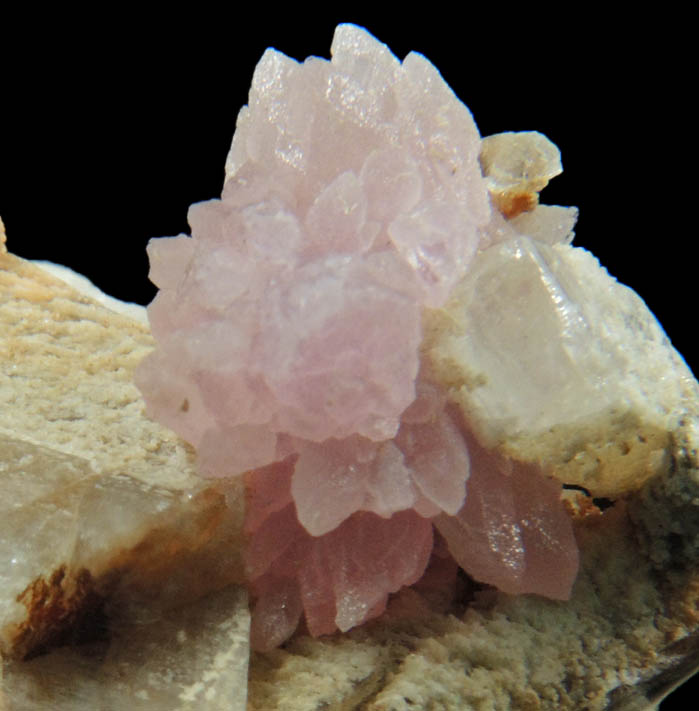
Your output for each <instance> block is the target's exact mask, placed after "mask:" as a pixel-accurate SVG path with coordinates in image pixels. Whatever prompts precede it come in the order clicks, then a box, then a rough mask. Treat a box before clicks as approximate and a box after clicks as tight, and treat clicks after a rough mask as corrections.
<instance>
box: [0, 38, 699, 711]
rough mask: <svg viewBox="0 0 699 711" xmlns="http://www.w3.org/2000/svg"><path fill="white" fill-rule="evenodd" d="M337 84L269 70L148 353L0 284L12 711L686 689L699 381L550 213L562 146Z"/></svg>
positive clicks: (392, 710) (388, 72)
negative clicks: (481, 128) (547, 191)
mask: <svg viewBox="0 0 699 711" xmlns="http://www.w3.org/2000/svg"><path fill="white" fill-rule="evenodd" d="M332 57H333V58H332V61H331V62H328V61H325V60H321V59H317V58H311V59H309V60H307V61H306V62H305V63H304V64H298V63H297V62H294V61H293V60H290V59H288V58H287V57H285V56H284V55H281V54H280V53H278V52H275V51H273V50H269V51H268V52H267V53H265V55H264V57H263V58H262V60H261V62H260V64H259V65H258V67H257V69H256V71H255V75H254V77H253V85H252V88H251V92H250V101H249V104H248V106H246V107H244V108H243V110H242V111H241V113H240V115H239V118H238V123H237V129H236V134H235V137H234V141H233V146H232V149H231V153H230V155H229V159H228V161H227V166H226V183H225V186H224V190H223V195H222V198H221V199H220V200H212V201H209V202H207V203H200V204H198V205H195V206H193V207H192V210H191V212H190V224H191V226H192V237H188V236H184V235H181V236H179V237H175V238H167V239H160V240H154V241H152V242H151V244H150V245H149V254H150V256H151V277H152V279H153V281H155V282H156V284H157V285H158V286H159V287H160V292H159V295H158V297H157V298H156V300H155V302H154V303H153V304H152V305H151V307H149V317H150V321H151V326H152V335H151V334H150V333H149V332H148V329H147V328H146V327H145V325H144V324H143V322H142V320H141V319H136V320H134V317H133V313H130V314H128V313H124V314H116V313H114V311H113V310H112V309H113V308H114V305H113V304H111V303H110V302H105V301H103V300H102V303H97V302H96V301H95V300H94V297H90V296H86V295H83V294H79V293H77V292H76V291H75V290H74V289H73V288H71V287H69V286H67V285H66V284H65V283H63V282H61V281H59V280H57V279H56V278H55V277H53V276H51V275H49V274H48V273H47V272H46V271H45V270H44V269H41V268H39V267H37V266H35V265H31V264H28V263H27V262H24V261H22V260H19V259H17V258H14V257H12V256H11V255H9V254H2V255H0V297H2V298H1V299H0V323H1V324H2V325H3V331H2V332H0V333H1V335H2V337H1V338H0V347H1V348H2V352H1V355H2V358H1V359H0V364H1V366H0V367H1V368H2V370H1V371H0V374H1V378H2V379H0V402H2V403H3V407H2V408H0V476H2V478H3V482H4V483H5V487H6V488H5V490H6V492H7V495H6V496H5V497H4V499H3V504H2V505H3V506H4V507H5V511H4V513H3V515H2V517H1V518H0V521H2V523H0V545H2V550H3V556H4V559H6V561H7V563H6V564H5V565H4V566H3V569H2V573H1V574H2V576H3V585H2V590H3V596H4V597H3V602H2V617H1V618H0V629H1V632H2V636H1V637H0V643H1V644H2V653H3V656H4V658H5V663H4V678H3V682H2V683H3V694H4V699H3V700H4V703H5V705H6V706H8V708H11V709H35V708H47V707H51V708H56V709H71V710H74V709H83V708H84V709H94V708H107V709H122V708H124V709H126V708H129V709H134V708H136V709H138V708H143V709H163V710H164V709H193V708H211V709H237V708H240V709H242V708H245V707H246V705H247V708H248V709H249V710H250V711H258V710H259V711H263V710H264V711H267V710H272V709H284V710H285V711H286V710H289V711H295V710H297V709H298V710H299V711H301V710H303V711H306V710H308V711H311V710H312V709H319V708H323V709H329V710H330V711H336V710H337V711H345V710H347V709H365V711H406V710H407V709H414V708H425V709H427V708H435V709H436V708H440V709H442V708H443V709H453V710H454V711H456V710H457V709H459V710H460V709H483V708H488V709H497V710H498V711H499V710H502V711H505V710H508V709H571V710H572V709H583V708H584V709H590V710H591V711H592V710H600V711H602V710H603V709H616V710H617V711H621V710H622V709H626V710H627V711H628V709H642V708H652V707H653V706H654V705H655V704H656V703H657V702H658V701H659V699H660V698H662V696H663V695H664V694H665V693H667V691H668V690H670V689H671V688H672V687H673V686H674V685H675V684H677V683H679V682H680V681H681V680H682V679H683V678H685V677H686V676H687V675H689V674H690V673H691V672H692V670H693V669H694V668H695V667H696V665H697V663H698V662H699V658H698V657H699V652H698V648H697V643H696V639H697V590H698V589H699V584H698V582H697V570H696V560H697V553H698V551H697V541H698V540H699V520H698V519H699V517H698V516H697V502H699V474H698V466H697V445H696V443H697V440H698V439H699V437H698V433H697V430H698V428H697V418H696V411H697V402H698V397H697V395H698V392H697V390H698V389H697V383H696V381H695V380H694V378H693V377H692V375H691V373H690V371H689V370H688V369H687V367H686V365H685V364H684V362H683V360H682V359H681V357H680V356H679V355H678V354H677V353H676V352H675V351H674V350H673V349H672V347H671V345H670V344H669V342H668V340H667V338H666V336H665V334H664V333H663V331H662V328H661V327H660V326H659V325H658V323H657V321H656V320H655V319H654V318H653V316H652V314H650V312H649V311H648V310H647V308H646V307H645V304H644V303H643V302H642V300H641V299H640V298H639V297H638V296H637V295H636V294H635V293H634V292H632V291H631V290H630V289H628V288H626V287H624V286H621V285H619V284H618V283H617V282H616V281H615V280H614V279H613V278H611V277H610V276H609V275H608V274H607V273H606V271H605V270H604V269H602V268H601V267H600V266H599V264H598V263H597V261H596V260H595V259H594V257H592V256H591V255H590V254H589V253H587V252H585V251H584V250H582V249H579V248H575V247H572V246H571V244H570V242H571V240H572V237H573V234H572V229H573V226H574V224H575V219H576V214H577V211H576V210H575V208H563V207H556V206H546V205H539V204H538V191H539V190H541V189H542V188H543V187H544V186H545V184H546V182H547V181H548V180H549V179H550V178H551V177H554V176H555V175H556V174H558V173H559V172H560V170H561V165H560V156H559V153H558V150H557V148H556V147H555V146H553V144H551V143H550V141H548V140H547V139H546V138H545V137H544V136H542V135H541V134H538V133H535V132H527V133H515V134H512V133H509V134H499V135H497V136H491V137H488V138H486V139H483V140H481V139H480V137H479V135H478V132H477V129H476V127H475V124H474V123H473V119H472V118H471V115H470V113H469V112H468V110H467V109H466V108H465V107H464V106H463V104H461V102H459V101H458V99H457V98H456V97H455V96H454V95H453V93H452V92H451V91H450V90H449V88H448V87H447V86H446V85H445V84H444V82H443V81H442V79H441V77H440V76H439V74H438V72H437V71H436V70H435V69H434V67H432V65H430V64H429V62H427V60H425V59H424V57H421V56H420V55H416V54H410V55H408V56H407V57H406V58H405V60H404V61H403V62H399V61H398V60H397V59H396V58H395V57H393V55H392V54H391V53H390V52H389V50H388V49H387V48H386V47H385V46H384V45H381V44H380V43H379V42H377V41H376V40H375V39H374V38H373V37H371V35H369V34H368V33H367V32H366V31H364V30H362V29H361V28H357V27H355V26H352V25H342V26H340V27H338V29H337V31H336V35H335V39H334V41H333V45H332ZM153 339H155V340H153ZM153 346H155V349H154V350H153ZM149 352H151V355H149V356H148V357H147V358H146V359H145V361H143V357H144V356H145V355H146V354H147V353H149ZM141 361H143V365H142V366H141V367H140V369H139V370H138V375H137V382H138V384H139V386H140V388H141V389H142V390H143V392H144V393H145V395H146V401H147V404H148V412H149V413H150V414H151V415H154V416H155V417H156V418H157V419H160V420H162V422H163V423H164V424H165V425H167V427H168V428H169V427H172V428H173V429H174V430H175V432H177V433H178V434H179V435H180V436H181V437H182V439H180V437H178V436H177V435H176V434H174V433H173V432H172V431H170V430H169V429H167V428H166V427H162V426H161V425H159V424H157V423H156V422H154V421H153V420H151V419H149V418H148V417H146V416H145V415H144V412H143V403H142V401H141V399H140V395H139V392H138V390H136V388H135V387H134V385H133V374H134V370H135V368H136V365H137V364H138V363H139V362H141ZM192 445H193V446H194V447H195V448H196V452H195V449H194V448H193V447H192ZM562 484H569V485H576V486H577V487H578V489H577V490H576V491H573V492H571V491H569V492H568V493H567V494H566V496H565V497H562V496H561V494H562V490H561V488H562ZM594 497H605V498H606V500H607V501H608V502H610V501H611V502H613V505H612V506H611V507H609V508H606V509H605V511H604V512H602V511H601V510H600V509H599V508H598V507H597V505H596V504H597V503H600V499H599V498H594ZM578 549H579V551H580V553H579V554H578ZM578 560H579V565H578ZM457 564H458V565H457ZM459 566H460V567H461V569H462V572H459ZM463 571H465V573H464V572H463ZM576 573H577V575H576ZM242 582H245V583H246V587H247V588H248V590H249V592H250V594H251V602H252V627H251V630H250V629H249V625H250V617H249V613H248V608H247V596H246V590H245V588H243V587H241V585H240V584H241V583H242ZM361 623H364V624H361ZM338 630H339V631H338ZM249 638H250V639H251V641H252V644H253V645H254V646H255V647H256V648H257V649H258V650H259V651H257V652H255V653H254V654H253V655H252V657H250V667H249V675H248V680H249V683H248V684H247V685H246V683H245V677H246V674H248V639H249ZM285 640H286V641H285ZM282 643H283V646H281V647H279V646H278V645H280V644H282ZM246 697H247V698H246Z"/></svg>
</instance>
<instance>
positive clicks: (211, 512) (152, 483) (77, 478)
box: [0, 243, 249, 709]
mask: <svg viewBox="0 0 699 711" xmlns="http://www.w3.org/2000/svg"><path fill="white" fill-rule="evenodd" d="M0 250H1V253H0V482H2V486H3V497H2V499H0V560H1V561H2V565H1V566H0V651H1V652H2V655H3V657H4V658H5V659H6V660H7V661H6V668H5V679H4V682H3V683H4V688H5V696H6V699H9V700H7V701H6V704H8V705H9V708H11V709H34V708H48V707H49V705H50V707H51V708H65V709H68V708H70V709H79V708H85V709H94V708H98V707H99V708H109V709H118V708H141V707H142V708H149V709H176V708H182V709H188V708H194V707H195V706H196V707H197V708H198V707H200V704H201V702H202V701H206V702H207V704H209V705H208V706H207V708H221V709H224V708H225V709H231V708H238V709H243V708H244V706H245V683H244V679H245V676H246V670H247V659H248V647H247V634H248V633H247V628H248V625H249V616H248V610H247V598H246V595H245V594H244V591H243V590H242V589H241V588H240V587H239V586H238V585H237V583H239V582H240V581H241V579H242V567H241V561H240V546H241V540H240V536H241V524H242V496H240V494H239V490H238V489H237V488H236V485H235V484H234V483H222V484H220V485H219V486H217V487H214V486H211V485H210V484H207V483H204V482H202V481H201V480H200V479H199V478H198V477H196V476H195V474H194V457H193V452H192V451H191V449H189V448H188V447H187V446H186V445H185V444H184V443H183V442H182V441H181V440H179V439H178V438H177V437H175V436H174V435H173V434H172V433H170V432H169V431H167V430H166V429H164V428H162V427H161V426H159V425H157V424H155V423H153V422H151V421H150V420H148V419H147V418H146V417H145V416H144V414H143V406H142V403H141V400H140V397H139V394H138V391H137V390H136V388H135V386H134V385H133V384H132V371H133V368H134V367H135V365H136V364H137V363H138V361H139V360H140V359H141V358H142V357H143V356H144V355H145V354H146V353H147V352H148V351H149V350H150V349H151V348H152V340H151V337H150V335H149V333H148V331H147V329H146V328H145V326H144V325H143V324H142V323H139V322H138V321H135V320H133V319H132V318H130V317H126V316H123V315H121V314H119V313H116V312H115V311H112V310H110V309H108V308H106V307H104V306H102V305H100V304H99V303H97V302H96V301H94V300H93V299H91V298H90V297H87V296H84V295H83V294H81V293H79V292H77V291H75V290H74V289H73V288H72V287H70V286H69V285H68V284H66V283H65V282H64V281H62V280H59V279H57V278H55V277H53V276H51V275H50V274H49V273H48V272H46V271H45V270H43V269H41V268H39V267H37V266H35V265H33V264H31V263H29V262H26V261H24V260H21V259H18V258H16V257H14V256H12V255H10V254H8V253H6V252H5V250H4V247H3V246H2V244H1V243H0ZM227 498H228V500H229V503H230V504H232V505H227V504H226V499H227ZM236 502H237V503H236ZM207 595H218V596H219V597H218V598H217V599H218V602H217V603H216V605H215V606H214V609H212V610H211V611H210V613H209V612H207V611H206V610H207V609H208V608H207V607H206V606H207V604H209V603H206V602H205V601H204V600H205V596H207ZM197 601H199V602H197ZM193 604H194V607H192V605H193ZM188 620H190V621H191V620H199V622H200V623H201V624H202V625H204V626H205V627H204V628H205V629H209V630H211V633H210V634H208V635H207V636H206V638H202V637H201V635H200V636H199V637H198V638H197V640H198V641H197V643H196V645H192V644H182V645H180V646H179V647H177V646H172V640H171V639H170V637H172V636H173V635H174V637H177V636H178V635H180V629H181V631H182V634H185V633H186V630H187V629H188V625H190V622H188ZM166 622H167V624H166ZM199 622H197V624H196V625H194V626H195V627H196V626H198V624H199ZM192 624H193V623H192ZM167 625H170V627H169V628H167ZM190 626H191V625H190ZM207 626H208V627H207ZM166 628H167V629H170V630H171V633H172V634H171V635H170V637H168V634H169V633H167V634H166V631H167V629H166ZM226 630H229V631H228V632H227V631H226ZM231 630H233V631H234V632H235V633H233V632H231ZM187 634H189V633H187ZM180 636H181V635H180ZM81 639H82V640H83V641H87V642H89V643H90V644H93V645H97V646H98V648H99V652H98V653H91V654H88V655H87V657H85V658H82V661H81V654H82V652H80V651H78V652H74V651H72V647H70V646H69V647H61V645H65V644H66V643H71V642H75V641H76V640H78V641H79V640H81ZM108 639H111V642H109V641H107V640H108ZM56 648H58V649H56ZM54 650H55V651H54ZM139 650H140V651H139ZM44 652H49V653H48V654H43V653H44ZM138 654H141V655H142V656H143V658H144V659H143V663H142V664H137V663H136V659H137V655H138ZM76 655H77V656H76ZM22 659H32V661H31V663H29V662H22V661H20V660H22ZM11 660H15V661H11ZM117 660H118V661H117ZM127 662H128V663H127ZM124 664H126V665H127V666H126V667H124ZM128 664H131V665H132V668H133V670H134V672H133V674H128V675H127V678H126V680H124V679H122V673H123V672H124V671H125V670H126V669H127V668H128ZM68 670H70V671H71V673H68ZM54 672H55V673H54ZM59 672H60V673H59ZM214 672H215V674H216V675H218V677H220V679H218V681H212V680H213V679H214V676H212V674H213V673H214ZM139 674H140V676H139ZM154 675H155V676H154ZM157 675H160V676H162V679H163V681H162V683H161V684H160V685H159V686H158V684H156V685H155V686H156V687H158V688H154V687H153V685H152V684H151V683H150V681H148V679H151V680H152V679H153V678H155V677H156V676H157ZM47 679H50V683H48V682H47V681H46V680H47ZM167 679H170V682H167V683H166V681H167ZM47 683H48V686H47ZM149 684H150V686H149ZM166 687H167V690H165V689H166ZM180 695H182V696H181V698H180ZM117 699H118V703H117ZM177 699H180V700H179V701H178V700H177ZM139 704H140V705H139ZM178 704H180V705H178Z"/></svg>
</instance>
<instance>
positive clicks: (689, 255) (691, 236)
mask: <svg viewBox="0 0 699 711" xmlns="http://www.w3.org/2000/svg"><path fill="white" fill-rule="evenodd" d="M92 7H94V8H97V6H96V5H95V6H92ZM197 7H198V8H199V9H197V10H193V9H192V8H189V9H184V10H178V11H176V10H173V9H172V8H171V7H168V8H167V10H163V12H162V13H158V12H156V11H155V10H150V11H149V12H148V13H147V14H146V13H144V11H143V10H138V11H136V10H130V9H128V8H127V6H125V5H119V6H111V5H109V4H100V5H99V10H97V9H93V10H85V11H84V12H82V13H80V14H78V13H75V14H71V11H70V10H66V9H65V8H62V9H60V10H53V11H45V10H44V11H41V12H39V11H38V10H37V11H36V12H35V13H34V14H32V13H33V11H32V10H30V11H29V12H27V13H25V17H22V18H19V17H10V16H9V14H6V15H4V16H0V20H1V23H0V26H1V27H2V35H3V42H2V46H1V48H0V80H1V81H0V129H1V130H0V216H2V218H3V220H4V222H5V226H6V231H7V236H8V248H9V249H10V251H12V252H14V253H15V254H18V255H20V256H22V257H27V258H39V259H49V260H52V261H55V262H59V263H62V264H66V265H67V266H70V267H71V268H73V269H75V270H77V271H79V272H81V273H84V274H86V275H87V276H88V277H89V278H90V279H92V280H93V281H94V283H95V284H97V285H98V286H99V287H100V288H102V289H103V290H104V291H106V292H107V293H110V294H112V295H114V296H117V297H118V298H121V299H126V300H132V301H137V302H140V303H148V301H150V299H151V298H152V297H153V295H154V294H155V289H154V287H153V286H152V285H151V284H150V283H149V282H148V280H147V271H148V266H147V259H146V256H145V245H146V243H147V241H148V239H149V238H150V237H154V236H165V235H174V234H177V233H179V232H185V231H187V229H188V228H187V223H186V213H187V207H188V206H189V204H190V203H192V202H196V201H198V200H204V199H208V198H211V197H215V196H216V195H217V194H218V193H219V192H220V189H221V185H222V181H223V165H224V161H225V158H226V154H227V152H228V148H229V146H230V142H231V138H232V135H233V129H234V126H235V117H236V114H237V112H238V109H239V108H240V106H241V105H242V104H244V103H245V102H246V98H247V91H248V87H249V82H250V78H251V76H252V71H253V69H254V66H255V64H256V62H257V60H258V59H259V57H260V56H261V54H262V52H263V51H264V49H265V48H266V47H268V46H274V47H276V48H277V49H279V50H281V51H283V52H285V53H286V54H288V55H290V56H292V57H294V58H296V59H303V58H305V57H306V56H308V55H310V54H315V55H319V56H324V57H327V56H329V47H330V42H331V38H332V32H333V28H334V26H335V25H336V24H337V23H338V22H346V21H351V22H356V23H357V24H361V25H363V26H366V27H367V28H368V29H369V30H370V31H371V32H372V33H373V34H374V35H375V36H376V37H377V38H379V39H380V40H382V41H383V42H386V43H387V44H388V45H389V46H390V47H391V49H392V50H393V51H394V53H395V54H397V55H398V56H399V57H403V56H404V55H405V54H406V53H407V52H408V51H410V50H417V51H420V52H422V53H423V54H425V55H426V56H427V57H428V59H430V60H431V61H432V62H433V63H434V64H435V65H436V66H437V67H438V68H439V69H440V71H441V72H442V75H443V76H444V78H445V79H446V81H447V82H448V83H449V84H450V85H451V86H452V88H453V89H454V91H455V92H456V93H457V95H458V96H459V97H460V98H461V99H462V100H463V101H464V102H465V103H466V104H467V106H469V108H470V109H471V111H472V113H473V115H474V118H475V120H476V123H477V124H478V126H479V129H480V131H481V133H482V134H483V135H487V134H490V133H495V132H499V131H504V130H539V131H541V132H543V133H545V134H546V135H547V136H548V137H549V138H550V139H551V140H553V141H554V143H556V144H557V145H558V146H559V148H560V149H561V153H562V158H563V166H564V171H565V172H564V173H563V175H562V176H560V177H558V178H556V179H555V180H554V181H553V182H552V183H551V185H550V186H549V187H548V188H547V189H546V190H545V191H544V193H543V195H542V202H545V203H551V204H560V205H577V206H578V207H579V208H580V220H579V222H578V226H577V229H576V233H577V237H576V241H575V244H577V245H579V246H583V247H586V248H588V249H590V250H591V251H593V252H594V253H595V254H596V255H597V256H598V257H599V258H600V260H601V262H602V264H604V265H605V266H606V267H607V268H608V270H609V272H610V273H611V274H612V275H614V276H616V277H617V278H618V279H619V280H620V281H622V282H623V283H626V284H628V285H630V286H632V287H633V288H634V289H636V290H637V291H638V293H639V294H640V295H641V296H642V297H643V298H644V299H645V300H646V302H647V303H648V305H649V307H650V308H651V310H653V312H654V313H656V315H657V316H658V318H659V320H660V321H661V323H662V324H663V325H664V327H665V329H666V331H667V333H668V335H669V336H670V338H671V340H672V341H673V343H674V344H675V346H676V347H677V348H678V350H679V351H680V352H681V353H682V354H683V355H684V356H685V357H686V359H687V361H688V362H689V364H690V366H691V365H693V366H695V369H696V363H697V361H696V357H697V350H696V347H695V345H694V331H695V321H696V318H695V301H696V299H695V263H696V262H695V260H696V256H697V248H696V239H697V237H696V228H695V225H694V222H695V213H696V211H697V207H698V202H699V201H698V200H697V195H696V192H697V191H696V179H695V178H693V177H692V176H690V177H689V178H688V177H687V170H686V169H685V168H684V163H685V162H690V161H691V160H692V159H691V158H690V154H691V153H693V152H694V149H693V148H692V142H693V140H694V139H692V133H693V131H694V130H695V128H694V126H693V125H690V120H691V117H692V113H691V112H690V111H689V106H688V102H689V101H690V99H691V98H692V97H691V94H692V92H691V91H690V89H691V87H693V86H694V85H695V83H694V79H693V76H692V74H693V72H692V69H691V68H692V65H693V60H692V61H691V62H690V58H689V50H690V48H691V46H693V45H692V44H691V43H689V42H688V41H687V39H686V38H685V37H684V36H683V31H684V29H683V28H684V27H685V26H687V22H688V20H687V18H683V17H681V16H676V15H672V16H671V15H670V14H667V15H663V14H658V13H656V14H653V15H644V14H639V12H640V11H639V10H638V8H636V9H634V11H633V13H634V14H631V13H629V14H625V15H620V16H615V17H613V16H612V15H611V14H609V13H599V14H596V15H594V16H593V15H590V14H586V15H582V14H576V11H575V9H574V8H575V7H576V6H575V5H568V4H565V5H563V4H559V6H558V7H559V8H562V7H565V8H566V11H565V13H561V14H557V12H560V9H559V10H558V11H554V12H553V13H551V12H550V11H547V10H544V9H541V10H537V9H536V8H537V7H538V5H537V6H532V7H528V8H526V9H524V10H523V11H522V12H521V13H516V12H513V10H512V9H511V8H509V7H508V6H507V5H502V4H499V5H497V6H496V5H492V9H487V8H486V9H481V10H480V11H477V10H474V8H473V7H469V6H468V5H466V6H464V7H465V8H466V10H467V15H465V16H464V17H459V18H457V17H451V16H449V15H448V14H446V11H445V9H444V6H442V5H435V6H434V7H433V8H431V7H428V6H426V5H423V6H421V7H420V10H419V12H418V11H415V12H414V13H413V14H410V12H408V11H407V10H406V9H401V8H402V6H401V7H399V9H397V10H396V12H395V14H391V15H390V16H388V15H387V14H386V13H382V12H380V11H378V10H376V9H375V10H373V11H360V10H358V9H356V8H355V9H353V10H351V11H345V12H343V11H341V8H340V10H332V9H327V10H309V9H304V7H305V6H301V5H299V6H297V7H294V8H292V10H293V11H294V13H295V14H287V15H280V14H279V13H278V12H277V9H276V8H275V7H274V6H265V7H260V9H259V10H256V9H255V8H253V9H252V10H251V11H250V12H251V14H249V15H247V16H246V17H245V18H244V17H243V16H242V15H235V10H236V7H237V6H235V5H232V4H231V5H229V6H228V8H227V11H226V12H222V11H221V9H220V7H218V8H210V7H206V6H204V5H201V6H199V5H198V6H197ZM248 10H249V8H246V11H248ZM431 13H434V14H431ZM685 48H686V49H685ZM670 708H674V706H671V704H670V702H669V701H668V702H665V703H664V705H663V706H662V709H663V711H669V709H670ZM677 708H680V706H677Z"/></svg>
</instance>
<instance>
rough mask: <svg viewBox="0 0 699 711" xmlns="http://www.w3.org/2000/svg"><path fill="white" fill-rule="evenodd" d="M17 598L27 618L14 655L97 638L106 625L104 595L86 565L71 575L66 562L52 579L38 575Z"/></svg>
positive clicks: (29, 654)
mask: <svg viewBox="0 0 699 711" xmlns="http://www.w3.org/2000/svg"><path fill="white" fill-rule="evenodd" d="M17 602H20V603H22V604H23V605H24V606H25V607H26V608H27V618H26V619H25V621H24V622H22V624H21V625H20V626H19V627H18V629H17V632H16V633H15V635H14V639H13V644H12V649H13V653H14V655H15V656H16V657H18V658H21V659H29V658H31V657H35V656H37V655H39V654H42V653H44V652H46V651H48V650H49V649H50V648H51V647H55V646H60V645H62V644H66V643H68V642H70V641H72V640H75V641H84V640H86V639H88V638H93V639H94V638H95V637H97V636H99V634H100V629H103V628H102V625H101V624H100V621H101V620H102V619H103V616H102V613H101V609H102V605H103V603H104V598H103V597H102V596H101V595H100V594H99V593H98V592H97V591H96V589H95V584H94V580H93V578H92V576H91V575H90V573H89V571H88V570H86V569H82V570H80V571H78V572H77V574H76V575H75V577H74V578H72V577H71V578H68V577H67V576H66V566H65V565H62V566H61V567H59V568H58V569H56V570H55V571H54V572H53V573H52V574H51V576H50V577H49V578H48V580H47V579H46V578H44V577H38V578H36V580H34V581H33V582H31V583H30V584H29V585H28V586H27V587H26V588H25V589H24V590H23V591H22V592H21V593H20V594H19V595H18V596H17ZM93 623H94V624H93Z"/></svg>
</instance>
